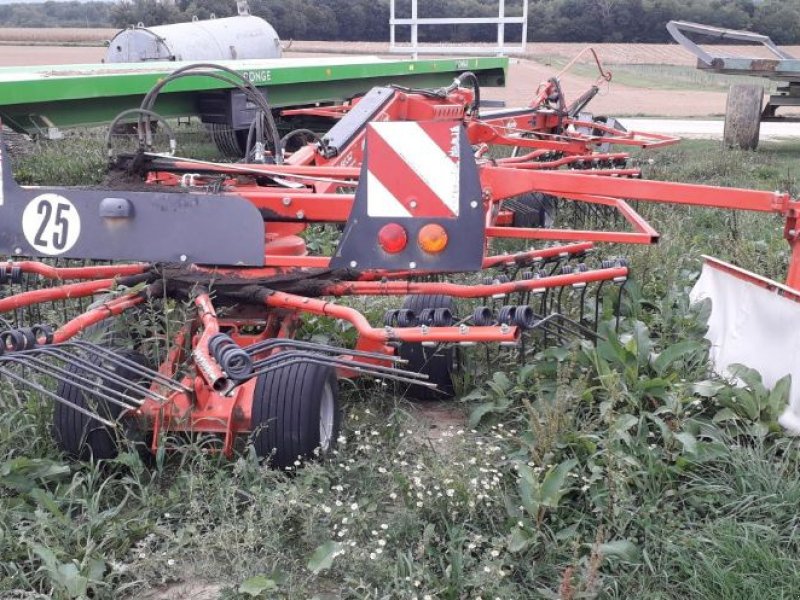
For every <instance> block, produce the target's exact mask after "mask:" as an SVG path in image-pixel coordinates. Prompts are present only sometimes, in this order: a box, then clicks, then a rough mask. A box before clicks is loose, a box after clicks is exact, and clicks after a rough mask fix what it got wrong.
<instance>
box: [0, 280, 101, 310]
mask: <svg viewBox="0 0 800 600" xmlns="http://www.w3.org/2000/svg"><path fill="white" fill-rule="evenodd" d="M114 284H115V280H114V279H100V280H97V281H89V282H84V283H71V284H68V285H62V286H58V287H51V288H43V289H39V290H31V291H29V292H22V293H21V294H15V295H14V296H9V297H8V298H3V299H1V300H0V313H4V312H10V311H12V310H16V309H18V308H23V307H25V306H30V305H31V304H39V303H41V302H53V301H55V300H67V299H69V298H84V297H86V296H92V295H93V294H96V293H98V292H101V291H104V290H109V289H111V288H112V287H114Z"/></svg>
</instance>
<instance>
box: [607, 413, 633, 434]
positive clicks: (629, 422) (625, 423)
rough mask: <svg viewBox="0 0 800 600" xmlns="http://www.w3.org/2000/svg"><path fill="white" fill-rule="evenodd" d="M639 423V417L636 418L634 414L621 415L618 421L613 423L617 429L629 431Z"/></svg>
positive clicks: (613, 426)
mask: <svg viewBox="0 0 800 600" xmlns="http://www.w3.org/2000/svg"><path fill="white" fill-rule="evenodd" d="M637 423H639V419H638V418H636V417H635V416H634V415H629V414H626V415H620V416H619V417H617V419H616V421H614V424H613V425H612V428H613V429H614V430H615V431H619V432H622V431H628V430H629V429H630V428H631V427H634V426H635V425H636V424H637Z"/></svg>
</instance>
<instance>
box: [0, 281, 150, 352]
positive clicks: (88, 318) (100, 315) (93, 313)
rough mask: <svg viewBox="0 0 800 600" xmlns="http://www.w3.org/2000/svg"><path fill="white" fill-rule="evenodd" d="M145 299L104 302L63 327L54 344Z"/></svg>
mask: <svg viewBox="0 0 800 600" xmlns="http://www.w3.org/2000/svg"><path fill="white" fill-rule="evenodd" d="M112 281H113V280H112ZM77 285H88V284H77ZM64 287H68V286H64ZM53 289H59V288H53ZM86 295H89V294H86ZM145 297H146V295H145V294H144V293H142V292H130V293H128V294H124V295H122V296H120V297H118V298H114V299H113V300H109V301H108V302H104V303H103V304H102V305H101V306H98V307H97V308H94V309H92V310H89V311H87V312H85V313H83V314H82V315H78V316H77V317H75V318H74V319H72V320H71V321H69V322H67V323H65V324H64V325H62V326H61V327H60V328H59V329H58V330H56V332H55V333H54V334H53V342H54V343H56V344H58V343H61V342H65V341H67V340H69V339H70V338H72V337H74V336H76V335H77V334H78V333H80V332H81V331H83V330H85V329H86V328H87V327H89V326H90V325H94V324H95V323H99V322H100V321H102V320H103V319H107V318H109V317H113V316H117V315H120V314H122V313H123V312H125V311H126V310H128V309H131V308H133V307H134V306H136V305H138V304H141V303H142V302H144V300H145ZM0 302H2V300H0Z"/></svg>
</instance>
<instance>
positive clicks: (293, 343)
mask: <svg viewBox="0 0 800 600" xmlns="http://www.w3.org/2000/svg"><path fill="white" fill-rule="evenodd" d="M290 347H295V348H308V349H315V350H319V351H320V352H329V353H331V354H347V355H349V356H360V357H362V358H374V359H377V360H384V361H389V362H394V363H407V362H408V361H407V360H406V359H404V358H400V357H399V356H392V355H390V354H381V353H380V352H365V351H364V350H350V349H349V348H339V347H337V346H326V345H325V344H317V343H315V342H307V341H304V340H289V339H273V340H264V341H263V342H256V343H255V344H252V345H250V346H247V347H246V348H243V350H244V351H245V352H247V353H248V354H255V353H257V352H263V351H265V350H269V349H271V348H290Z"/></svg>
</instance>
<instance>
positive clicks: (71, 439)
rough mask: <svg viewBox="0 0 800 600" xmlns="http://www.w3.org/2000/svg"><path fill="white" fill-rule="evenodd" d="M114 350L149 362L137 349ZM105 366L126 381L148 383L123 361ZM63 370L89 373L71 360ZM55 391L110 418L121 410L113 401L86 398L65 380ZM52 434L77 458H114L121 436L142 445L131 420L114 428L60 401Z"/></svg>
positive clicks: (112, 384) (107, 384)
mask: <svg viewBox="0 0 800 600" xmlns="http://www.w3.org/2000/svg"><path fill="white" fill-rule="evenodd" d="M114 351H115V352H116V353H117V354H119V355H120V356H122V357H123V358H127V359H129V360H132V361H134V362H136V363H137V364H139V365H141V366H144V367H148V366H149V365H148V364H147V363H148V361H147V359H146V358H145V356H144V355H143V354H141V353H139V352H136V351H134V350H119V349H115V350H114ZM106 368H110V369H111V370H113V371H114V373H115V374H116V375H118V376H120V377H123V378H125V379H127V380H128V381H131V382H136V383H140V384H144V385H147V384H148V383H149V382H147V381H146V378H143V377H142V376H141V375H140V374H139V373H136V372H135V371H133V370H131V369H129V368H126V367H125V366H124V365H116V366H113V367H108V366H106ZM66 370H67V371H69V372H70V373H74V374H76V375H80V376H82V377H87V378H91V375H90V374H87V373H86V372H85V371H84V370H83V369H82V368H81V367H78V366H76V365H72V364H70V365H68V366H67V367H66ZM99 385H100V386H101V387H108V388H111V389H113V390H116V391H118V392H124V391H125V390H124V388H122V387H121V386H120V385H119V384H118V383H116V382H111V381H107V382H100V384H99ZM56 394H58V396H60V397H61V398H63V399H64V400H66V401H67V402H69V403H70V404H73V405H75V406H78V407H80V408H85V409H87V410H93V411H96V412H97V413H98V414H99V415H100V416H102V417H104V418H106V419H109V420H112V421H113V420H115V419H117V418H118V417H119V416H120V415H121V413H122V411H123V410H124V409H123V408H122V407H120V406H117V405H116V404H112V403H107V402H105V401H103V400H101V399H96V400H95V399H93V398H91V397H90V398H87V397H86V395H85V392H84V390H82V389H80V388H79V387H77V386H75V385H73V384H71V383H68V382H65V381H59V383H58V387H57V388H56ZM53 438H54V439H55V442H56V445H57V446H58V447H59V448H60V449H61V450H62V451H63V452H65V453H66V454H68V455H69V456H72V457H73V458H77V459H78V460H89V459H90V458H94V459H95V460H101V459H108V458H114V457H115V456H117V453H118V451H119V447H120V444H121V442H123V441H124V439H127V441H128V442H133V443H134V444H136V445H142V439H141V437H140V436H139V435H138V431H137V430H136V428H135V423H133V422H132V421H131V420H125V422H124V423H123V427H122V428H121V429H120V430H118V431H114V430H112V429H110V428H109V427H107V426H106V425H103V424H102V423H99V422H98V421H96V420H95V419H92V418H91V417H88V416H86V415H84V414H83V413H80V412H78V411H77V410H72V409H71V408H70V407H69V406H67V405H66V404H64V403H62V402H57V403H56V405H55V410H54V411H53ZM144 449H145V448H144V447H140V450H144Z"/></svg>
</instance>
